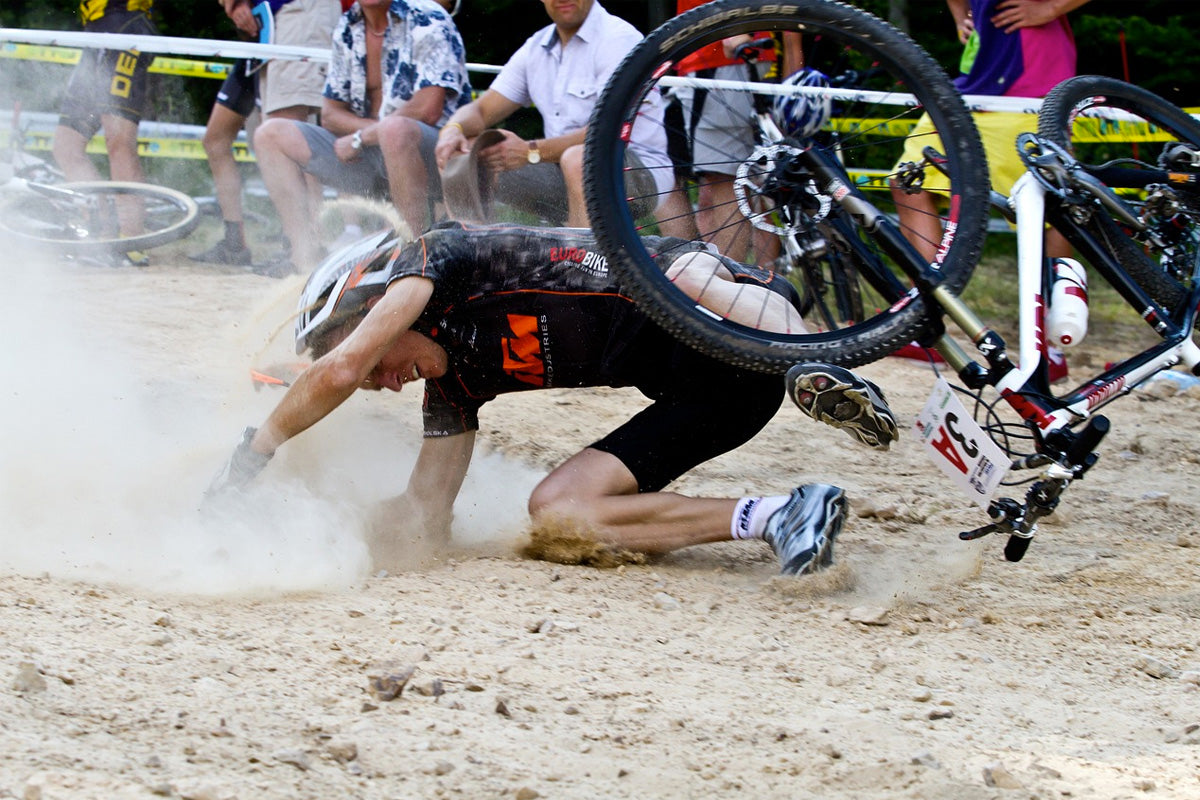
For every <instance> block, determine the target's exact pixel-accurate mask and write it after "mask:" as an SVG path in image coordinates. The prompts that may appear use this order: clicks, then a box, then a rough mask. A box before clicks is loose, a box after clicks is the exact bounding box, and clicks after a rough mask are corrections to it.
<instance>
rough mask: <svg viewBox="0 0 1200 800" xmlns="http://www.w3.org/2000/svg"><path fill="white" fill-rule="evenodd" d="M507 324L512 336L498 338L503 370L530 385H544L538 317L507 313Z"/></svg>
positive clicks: (544, 373) (543, 366)
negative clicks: (502, 353)
mask: <svg viewBox="0 0 1200 800" xmlns="http://www.w3.org/2000/svg"><path fill="white" fill-rule="evenodd" d="M508 325H509V330H510V333H512V336H506V337H503V338H501V340H500V342H501V346H502V347H503V349H504V371H505V372H506V373H508V374H509V375H511V376H512V377H514V378H516V379H517V380H519V381H521V382H522V383H528V384H529V385H530V386H545V385H546V362H545V360H544V358H543V356H542V337H541V333H540V332H539V328H538V318H537V317H532V316H528V315H525V314H509V315H508Z"/></svg>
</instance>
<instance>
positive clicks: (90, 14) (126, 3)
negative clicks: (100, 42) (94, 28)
mask: <svg viewBox="0 0 1200 800" xmlns="http://www.w3.org/2000/svg"><path fill="white" fill-rule="evenodd" d="M153 7H154V0H80V3H79V16H80V17H82V18H83V21H84V23H88V22H95V21H96V20H98V19H101V18H103V17H104V16H106V15H108V16H114V17H115V16H120V15H121V14H122V13H125V12H130V11H135V12H140V13H145V14H149V13H150V11H151V9H152V8H153ZM89 30H91V29H90V28H89Z"/></svg>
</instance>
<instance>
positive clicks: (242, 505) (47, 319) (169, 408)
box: [0, 249, 540, 594]
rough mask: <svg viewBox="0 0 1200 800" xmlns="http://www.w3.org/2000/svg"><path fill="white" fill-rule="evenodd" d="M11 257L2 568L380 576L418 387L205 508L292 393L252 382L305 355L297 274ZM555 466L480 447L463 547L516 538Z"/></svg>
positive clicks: (167, 585) (318, 583)
mask: <svg viewBox="0 0 1200 800" xmlns="http://www.w3.org/2000/svg"><path fill="white" fill-rule="evenodd" d="M8 252H9V253H10V257H11V261H10V269H8V270H6V272H7V273H8V278H9V280H8V291H7V292H6V293H5V298H4V310H3V314H0V318H2V320H3V321H2V322H0V325H2V326H3V328H2V330H3V331H4V333H5V336H4V340H5V342H6V345H5V347H4V350H3V355H0V367H2V369H0V374H3V375H4V384H5V389H4V392H3V397H2V399H0V437H2V438H3V441H4V448H3V458H2V459H0V520H2V523H0V554H2V555H0V573H17V574H22V575H40V574H46V575H50V576H53V577H58V578H68V579H78V580H88V581H102V582H114V583H119V584H125V585H133V586H140V587H146V588H150V589H153V590H158V591H171V592H186V593H203V594H222V593H272V592H283V591H303V590H327V589H337V588H342V587H346V586H351V585H354V584H355V582H356V581H360V580H361V579H362V578H363V577H365V576H367V575H369V574H370V572H371V569H372V567H371V564H370V559H369V557H368V553H367V549H366V545H365V544H364V541H365V539H364V526H365V524H366V520H367V518H368V516H369V514H370V510H371V507H372V506H373V505H374V504H376V503H378V502H380V501H381V500H383V499H385V498H387V497H390V496H393V495H396V494H398V493H399V492H401V491H402V490H403V488H404V485H405V483H406V481H407V477H408V472H409V469H410V468H411V466H412V463H413V461H414V460H415V455H416V448H417V447H418V446H419V443H420V433H419V424H420V415H419V402H414V401H419V394H420V390H419V387H411V388H410V390H409V392H410V393H411V394H412V395H415V396H416V397H413V396H401V397H397V396H392V397H390V398H389V397H383V396H373V397H370V398H365V399H360V398H358V397H356V398H352V400H351V402H350V403H348V404H347V407H343V408H342V409H339V410H338V411H337V412H335V413H334V414H333V415H331V416H330V417H329V418H328V419H327V420H326V421H324V422H323V423H322V424H321V425H318V426H316V427H314V428H312V429H311V430H310V431H308V432H306V433H305V434H303V435H302V436H300V437H298V438H297V439H296V440H294V441H293V442H290V443H288V444H287V445H285V446H284V447H283V448H281V450H280V452H279V453H278V454H277V456H276V457H275V459H274V460H273V461H272V462H271V464H270V465H268V467H267V469H266V471H265V472H264V473H263V474H262V475H261V476H260V477H259V479H258V480H257V481H256V482H255V483H254V484H253V485H252V486H251V487H249V488H248V489H247V490H246V491H244V492H241V493H235V494H234V495H232V496H229V497H225V498H223V499H222V502H220V503H216V504H206V505H205V507H204V509H203V510H201V505H202V504H201V499H202V496H203V492H204V489H205V488H206V487H207V485H208V483H209V481H210V480H211V478H212V476H213V475H214V474H215V473H216V471H217V469H218V468H219V467H220V465H221V464H222V463H223V461H224V459H226V458H227V457H228V456H229V454H230V453H231V452H232V450H233V448H234V446H235V444H236V443H237V441H238V440H239V438H240V435H241V431H242V429H243V428H244V427H245V426H247V425H258V424H259V423H260V422H261V421H262V420H263V419H264V418H265V417H266V415H267V413H268V412H269V411H270V409H271V408H272V407H273V406H274V404H275V403H276V402H277V401H278V399H279V398H280V397H282V390H278V389H268V390H264V391H261V392H258V391H255V390H254V389H253V388H252V386H251V382H250V381H249V380H248V378H247V376H248V371H249V369H250V367H251V366H253V365H257V364H252V362H253V361H256V360H257V359H260V358H264V357H267V355H266V353H265V352H264V351H265V350H266V349H275V350H280V342H279V341H278V340H283V342H282V343H283V345H284V346H283V347H282V350H281V352H284V353H285V354H286V355H291V358H292V360H295V356H294V354H291V353H290V347H287V346H286V345H288V344H290V326H288V325H286V324H283V323H286V313H290V310H291V308H293V307H294V304H295V297H296V291H297V290H298V286H299V284H298V283H296V282H294V281H293V282H283V283H277V282H272V283H269V284H268V283H266V282H263V281H261V280H260V279H257V278H253V279H252V278H243V277H242V276H228V275H213V274H201V275H185V276H183V278H182V279H181V277H180V276H179V275H177V274H172V272H171V270H172V268H171V267H170V266H164V267H162V268H161V269H158V268H152V269H151V270H150V271H145V270H139V271H133V270H128V269H109V268H101V267H88V266H84V265H82V264H79V263H72V262H64V261H63V260H62V259H57V258H46V257H38V256H36V255H30V254H13V253H12V251H11V249H9V250H8ZM297 280H298V279H297ZM173 293H174V294H173ZM264 309H265V311H264ZM280 309H286V312H281V311H280ZM281 313H283V314H284V316H282V317H281ZM277 332H281V335H279V336H276V337H274V339H272V334H274V333H277ZM263 341H271V342H272V344H271V345H270V348H266V347H264V346H263V345H262V342H263ZM413 388H416V389H417V391H415V392H413ZM360 394H361V393H360ZM384 394H388V395H390V394H391V393H384ZM405 394H406V395H407V394H408V393H405ZM389 401H401V402H389ZM539 478H540V475H539V474H537V473H536V471H533V470H529V469H527V468H524V467H522V466H520V465H516V464H510V463H506V462H505V461H504V460H503V459H502V458H500V457H499V456H484V457H482V458H479V459H477V460H476V463H475V464H474V465H473V468H472V474H471V475H470V476H469V478H468V481H467V483H466V485H465V486H464V491H463V494H462V496H460V498H459V504H458V506H457V507H456V520H460V521H461V524H459V525H458V527H457V528H456V531H455V539H456V541H455V544H468V545H469V544H472V543H481V542H487V541H490V540H494V539H497V538H502V537H505V536H508V537H512V536H515V535H517V533H519V532H520V531H521V530H522V529H523V527H524V526H525V524H526V519H525V499H526V498H527V497H528V494H529V491H530V490H531V489H532V487H533V485H534V484H535V483H536V481H537V480H538V479H539Z"/></svg>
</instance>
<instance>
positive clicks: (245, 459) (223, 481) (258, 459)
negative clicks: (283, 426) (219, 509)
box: [204, 428, 271, 501]
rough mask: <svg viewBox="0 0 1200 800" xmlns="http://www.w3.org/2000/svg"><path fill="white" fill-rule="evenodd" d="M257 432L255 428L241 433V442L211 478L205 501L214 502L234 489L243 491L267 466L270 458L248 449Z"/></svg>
mask: <svg viewBox="0 0 1200 800" xmlns="http://www.w3.org/2000/svg"><path fill="white" fill-rule="evenodd" d="M257 432H258V431H257V429H256V428H246V430H245V432H244V433H242V441H240V442H238V446H237V447H236V448H234V451H233V455H231V456H230V457H229V460H228V461H227V462H225V466H223V467H222V468H221V471H220V472H218V473H217V474H216V476H214V477H213V480H212V483H210V484H209V486H208V490H207V491H206V492H205V493H204V499H205V501H211V500H214V499H216V498H217V497H220V496H222V495H225V494H228V493H229V492H230V491H233V490H235V489H244V488H245V487H246V486H247V485H248V484H249V483H250V481H252V480H254V478H255V476H257V475H258V473H260V472H262V471H263V468H264V467H266V466H267V462H269V461H270V460H271V456H270V455H264V454H263V453H259V452H257V451H256V450H254V449H253V448H251V447H250V442H251V440H252V439H254V434H255V433H257Z"/></svg>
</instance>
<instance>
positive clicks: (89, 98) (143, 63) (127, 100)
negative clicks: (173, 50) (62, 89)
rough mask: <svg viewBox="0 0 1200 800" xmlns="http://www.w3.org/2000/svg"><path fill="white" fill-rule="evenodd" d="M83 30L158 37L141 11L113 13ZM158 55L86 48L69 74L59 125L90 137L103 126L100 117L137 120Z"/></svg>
mask: <svg viewBox="0 0 1200 800" xmlns="http://www.w3.org/2000/svg"><path fill="white" fill-rule="evenodd" d="M83 30H84V32H85V33H128V34H145V35H149V36H153V35H157V33H158V31H157V30H156V29H155V27H154V23H152V22H151V21H150V18H149V17H147V16H146V15H145V14H143V13H141V12H110V13H109V14H106V15H105V16H103V17H101V18H100V19H98V20H95V21H94V22H89V23H88V24H87V25H85V26H84V27H83ZM153 60H154V56H153V55H152V54H150V53H138V52H136V51H129V50H96V49H93V48H88V49H86V50H84V51H83V55H82V56H80V58H79V64H78V65H77V66H76V67H75V71H74V72H72V73H71V80H70V82H68V83H67V91H66V95H65V97H64V98H63V103H62V109H61V116H60V117H59V124H60V125H64V126H66V127H68V128H72V129H74V130H76V131H78V132H79V133H80V134H81V135H82V136H84V137H85V138H88V139H90V138H92V135H93V134H95V133H96V131H98V130H100V117H101V116H102V115H104V114H113V115H116V116H118V117H123V118H125V119H128V120H131V121H133V122H138V121H140V120H141V118H142V115H143V114H144V113H145V110H146V100H147V97H148V93H147V90H146V72H147V70H148V69H149V68H150V62H151V61H153Z"/></svg>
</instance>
